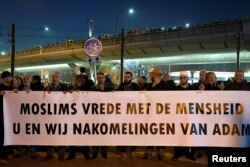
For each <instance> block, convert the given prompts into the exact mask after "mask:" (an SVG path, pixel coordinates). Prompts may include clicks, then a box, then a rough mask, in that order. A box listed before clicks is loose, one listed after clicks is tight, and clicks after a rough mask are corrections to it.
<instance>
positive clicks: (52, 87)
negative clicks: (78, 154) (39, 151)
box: [44, 72, 68, 161]
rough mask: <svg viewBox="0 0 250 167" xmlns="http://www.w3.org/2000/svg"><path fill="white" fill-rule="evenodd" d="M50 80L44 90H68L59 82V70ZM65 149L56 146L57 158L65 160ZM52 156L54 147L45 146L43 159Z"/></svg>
mask: <svg viewBox="0 0 250 167" xmlns="http://www.w3.org/2000/svg"><path fill="white" fill-rule="evenodd" d="M51 77H52V82H51V83H50V84H49V85H48V86H47V87H46V88H45V90H46V91H48V92H50V91H63V92H66V91H68V87H67V85H65V84H63V83H61V82H60V79H61V73H60V72H53V73H52V75H51ZM64 154H65V149H64V147H58V158H59V160H60V161H63V160H65V157H64ZM53 158H54V148H53V147H47V154H46V156H45V158H44V160H45V161H49V160H51V159H53Z"/></svg>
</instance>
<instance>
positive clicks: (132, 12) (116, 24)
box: [115, 8, 135, 35]
mask: <svg viewBox="0 0 250 167" xmlns="http://www.w3.org/2000/svg"><path fill="white" fill-rule="evenodd" d="M122 12H123V10H121V11H120V12H119V13H117V15H116V19H115V35H117V28H118V19H119V16H120V14H121V13H122ZM134 13H135V11H134V9H133V8H130V9H129V10H128V14H129V15H132V14H134Z"/></svg>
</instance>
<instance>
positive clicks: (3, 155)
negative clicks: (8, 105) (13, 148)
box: [0, 71, 12, 160]
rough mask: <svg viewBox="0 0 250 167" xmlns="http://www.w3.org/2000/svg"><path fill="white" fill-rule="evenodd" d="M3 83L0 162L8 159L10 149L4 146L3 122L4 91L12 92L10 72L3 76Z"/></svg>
mask: <svg viewBox="0 0 250 167" xmlns="http://www.w3.org/2000/svg"><path fill="white" fill-rule="evenodd" d="M1 78H2V83H1V84H0V160H1V159H3V160H5V159H7V158H8V154H9V152H10V149H9V147H8V146H3V143H4V121H3V95H4V91H7V90H11V87H10V81H11V79H12V75H11V73H10V72H8V71H4V72H3V73H2V74H1Z"/></svg>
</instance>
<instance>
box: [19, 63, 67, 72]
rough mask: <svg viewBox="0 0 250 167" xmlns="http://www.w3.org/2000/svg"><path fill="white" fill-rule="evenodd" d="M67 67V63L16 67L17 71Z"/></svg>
mask: <svg viewBox="0 0 250 167" xmlns="http://www.w3.org/2000/svg"><path fill="white" fill-rule="evenodd" d="M59 68H63V69H67V68H69V65H68V64H55V65H44V66H30V67H19V68H16V70H17V71H26V70H41V69H46V70H48V69H59Z"/></svg>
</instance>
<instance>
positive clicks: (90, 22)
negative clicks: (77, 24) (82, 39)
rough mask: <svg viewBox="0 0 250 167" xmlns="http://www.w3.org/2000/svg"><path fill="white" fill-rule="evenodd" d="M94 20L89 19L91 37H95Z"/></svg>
mask: <svg viewBox="0 0 250 167" xmlns="http://www.w3.org/2000/svg"><path fill="white" fill-rule="evenodd" d="M93 23H94V21H93V20H90V19H89V20H88V28H89V38H92V37H93Z"/></svg>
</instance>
